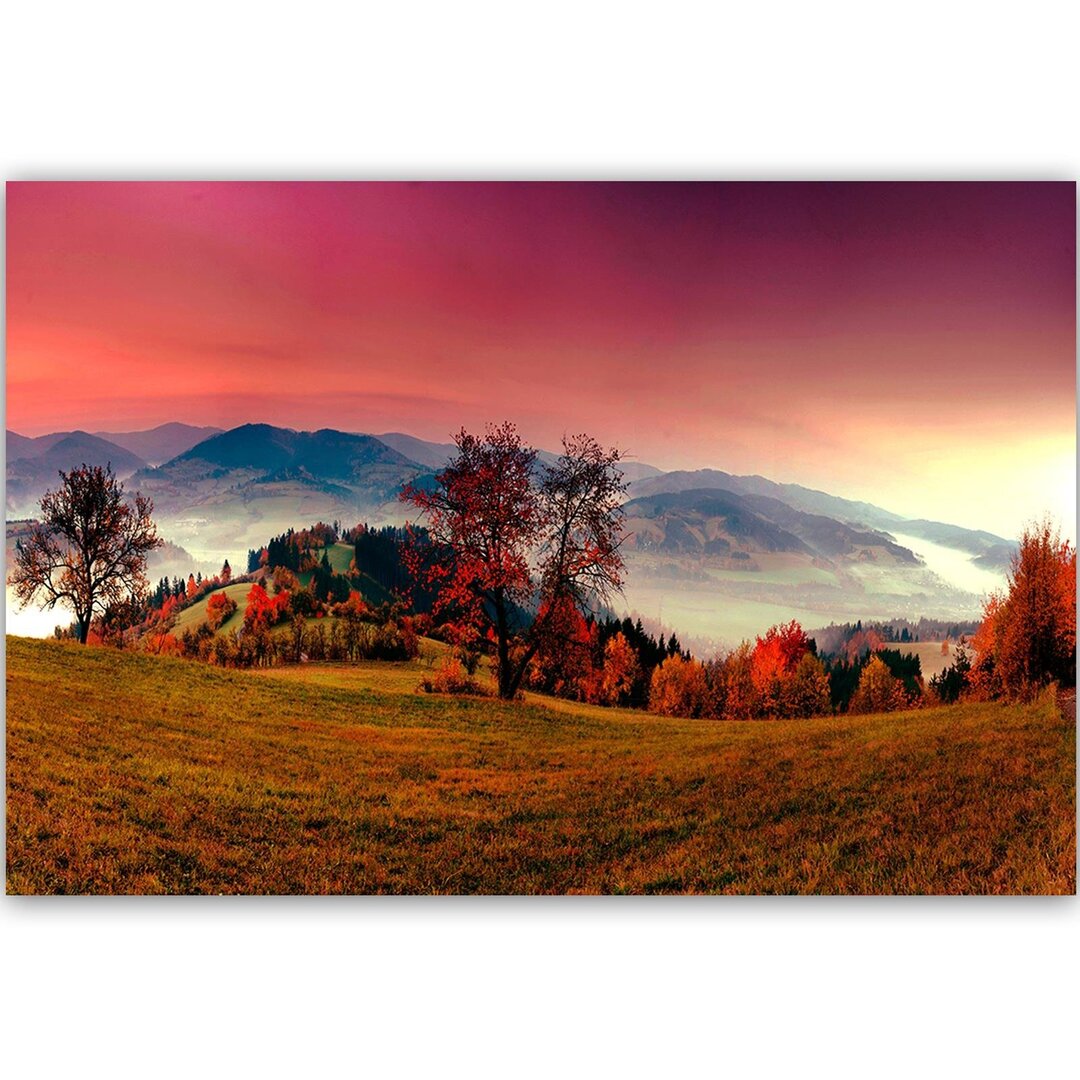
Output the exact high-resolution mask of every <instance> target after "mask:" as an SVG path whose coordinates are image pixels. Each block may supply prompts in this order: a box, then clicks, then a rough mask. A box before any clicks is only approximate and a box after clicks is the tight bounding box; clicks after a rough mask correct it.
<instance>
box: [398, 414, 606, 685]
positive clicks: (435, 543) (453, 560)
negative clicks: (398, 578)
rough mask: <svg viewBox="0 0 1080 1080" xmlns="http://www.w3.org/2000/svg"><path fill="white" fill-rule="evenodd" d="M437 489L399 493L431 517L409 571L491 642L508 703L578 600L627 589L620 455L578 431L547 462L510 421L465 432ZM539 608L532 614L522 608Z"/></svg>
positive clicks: (441, 612) (452, 614) (444, 607)
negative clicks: (624, 584) (623, 576)
mask: <svg viewBox="0 0 1080 1080" xmlns="http://www.w3.org/2000/svg"><path fill="white" fill-rule="evenodd" d="M455 443H456V445H457V453H456V455H455V456H454V458H453V460H452V461H451V462H450V464H449V465H448V466H447V467H446V468H445V469H444V470H443V471H442V472H441V473H439V475H438V476H437V477H436V482H435V484H434V486H431V487H428V486H423V485H419V484H408V485H406V486H405V488H404V489H403V491H402V493H401V498H402V500H403V501H405V502H407V503H410V504H411V505H412V506H414V507H415V508H416V509H417V510H419V511H420V514H421V516H422V517H424V518H425V519H426V525H427V535H426V537H425V538H424V540H423V541H422V542H419V543H411V544H409V545H407V548H406V553H405V558H406V561H407V563H408V566H409V570H410V573H411V574H412V576H413V578H414V579H415V580H418V581H420V582H422V583H423V584H424V585H426V586H427V587H428V588H429V589H431V590H432V591H433V592H435V593H436V594H437V596H436V600H435V604H434V613H435V614H436V615H437V616H440V617H443V618H444V619H445V618H451V619H453V620H454V621H455V622H456V623H457V624H458V625H459V626H461V627H465V628H467V630H468V632H469V633H470V634H472V635H473V636H474V638H475V639H476V640H478V641H480V640H484V639H485V638H486V637H487V636H488V634H489V633H490V636H491V637H492V638H493V639H494V648H495V664H496V672H497V676H498V686H499V696H500V697H502V698H513V697H514V696H515V694H516V693H517V691H518V688H519V686H520V685H521V680H522V678H523V676H524V674H525V672H526V671H527V670H528V668H529V664H530V662H531V661H532V659H533V657H534V656H535V655H536V654H537V652H538V651H539V650H540V649H541V648H542V647H544V646H545V645H549V644H550V643H551V642H552V640H553V639H557V638H558V634H559V627H558V623H559V621H560V618H561V616H562V615H563V614H564V613H565V605H566V604H571V605H573V606H575V607H576V608H577V609H578V610H579V611H584V610H585V609H586V608H587V606H588V604H589V603H590V602H591V601H593V600H595V599H601V600H602V599H606V598H608V597H609V596H610V595H611V594H612V593H614V592H616V591H618V590H619V589H620V588H621V584H622V582H621V572H622V566H623V564H622V558H621V556H620V553H619V546H620V542H621V537H622V510H621V503H622V497H623V493H624V491H625V486H624V484H623V482H622V475H621V473H620V472H619V471H618V469H617V467H616V466H617V465H618V462H619V458H620V455H619V452H618V451H617V450H604V449H602V448H601V447H600V446H599V444H598V443H596V441H595V440H593V439H591V438H590V437H588V436H586V435H579V436H575V437H572V438H566V439H564V440H563V453H562V455H561V456H560V457H559V458H558V460H557V461H556V462H555V464H553V465H542V464H540V463H539V462H538V460H537V454H536V451H535V450H533V449H532V448H531V447H528V446H526V445H524V444H523V443H522V441H521V438H520V436H519V435H518V433H517V430H516V429H515V428H514V426H513V425H512V424H509V423H506V424H502V425H501V426H498V427H489V428H488V429H487V432H486V433H485V435H483V436H478V435H472V434H470V433H468V432H466V431H465V430H462V431H461V432H459V433H458V435H457V436H456V437H455ZM528 611H535V612H536V615H535V616H534V617H531V618H530V617H528V616H527V615H526V614H525V613H526V612H528Z"/></svg>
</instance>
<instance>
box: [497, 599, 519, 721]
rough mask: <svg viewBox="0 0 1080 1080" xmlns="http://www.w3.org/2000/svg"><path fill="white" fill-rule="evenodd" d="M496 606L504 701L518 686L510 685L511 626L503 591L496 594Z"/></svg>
mask: <svg viewBox="0 0 1080 1080" xmlns="http://www.w3.org/2000/svg"><path fill="white" fill-rule="evenodd" d="M494 606H495V633H496V635H497V637H498V642H497V646H496V647H497V649H498V660H499V697H501V698H502V699H503V700H504V701H509V700H510V699H511V698H512V697H513V696H514V693H515V691H516V687H513V688H512V687H511V685H510V626H509V620H508V619H507V617H506V605H505V604H504V603H503V598H502V594H501V593H500V594H497V595H496V597H495V600H494Z"/></svg>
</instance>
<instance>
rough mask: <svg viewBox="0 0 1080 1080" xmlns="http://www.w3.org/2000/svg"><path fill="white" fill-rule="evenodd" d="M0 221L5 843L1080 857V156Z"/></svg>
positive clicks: (70, 197) (685, 878) (496, 880)
mask: <svg viewBox="0 0 1080 1080" xmlns="http://www.w3.org/2000/svg"><path fill="white" fill-rule="evenodd" d="M6 230H7V236H6V245H7V248H6V305H7V306H6V311H7V322H6V458H5V462H6V465H5V468H6V474H5V475H6V488H5V493H6V544H5V564H4V570H5V593H6V604H5V618H6V634H5V657H6V694H7V697H6V838H5V839H6V889H7V893H8V894H20V895H22V894H28V895H42V894H47V895H85V894H107V895H117V894H125V895H126V894H139V895H159V894H210V895H219V894H243V895H265V894H273V895H279V894H302V895H315V896H324V895H340V894H345V895H371V894H394V895H401V894H408V895H440V896H441V895H469V896H473V895H491V894H496V895H557V896H567V895H577V894H603V895H613V894H620V895H623V894H632V895H657V894H665V895H671V894H674V895H698V894H732V895H734V894H738V895H755V896H758V895H774V894H785V895H787V894H799V895H804V894H818V895H821V894H824V895H836V894H843V895H988V894H994V895H1002V894H1005V895H1016V894H1027V895H1031V894H1034V895H1060V894H1069V895H1071V894H1074V893H1075V891H1076V696H1075V686H1076V549H1075V543H1076V434H1075V433H1076V321H1075V320H1076V271H1075V266H1076V242H1075V241H1076V186H1075V184H1074V183H1072V182H1058V181H1044V182H1016V181H995V182H916V181H907V182H885V181H866V182H854V181H847V182H750V181H743V182H632V181H596V182H569V181H550V182H518V181H487V182H472V181H462V182H433V181H428V182H408V183H406V182H374V181H365V182H296V181H274V182H255V181H216V182H209V181H208V182H195V181H175V182H170V181H138V182H136V181H124V182H105V181H93V182H91V181H85V182H84V181H47V182H46V181H19V182H8V183H7V184H6ZM799 903H802V902H801V901H800V902H799Z"/></svg>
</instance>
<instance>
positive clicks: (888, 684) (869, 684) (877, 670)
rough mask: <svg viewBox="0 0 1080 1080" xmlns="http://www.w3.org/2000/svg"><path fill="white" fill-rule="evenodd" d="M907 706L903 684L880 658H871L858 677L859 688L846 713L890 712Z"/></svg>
mask: <svg viewBox="0 0 1080 1080" xmlns="http://www.w3.org/2000/svg"><path fill="white" fill-rule="evenodd" d="M907 704H908V699H907V695H906V694H905V693H904V684H903V682H902V681H901V680H900V679H898V678H897V677H896V676H895V675H894V674H893V673H892V672H891V671H890V670H889V668H888V665H887V664H886V663H885V661H884V660H882V659H881V657H880V656H871V657H870V660H869V661H868V662H867V665H866V667H864V668H863V670H862V674H861V675H860V676H859V688H858V689H857V690H856V691H855V693H854V695H853V696H852V698H851V701H850V702H849V704H848V712H850V713H872V712H891V711H892V710H894V709H902V708H904V707H905V706H906V705H907Z"/></svg>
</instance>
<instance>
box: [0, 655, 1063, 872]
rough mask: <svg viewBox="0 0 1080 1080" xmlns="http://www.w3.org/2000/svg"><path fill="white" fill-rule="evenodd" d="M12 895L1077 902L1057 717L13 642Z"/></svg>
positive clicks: (1008, 709)
mask: <svg viewBox="0 0 1080 1080" xmlns="http://www.w3.org/2000/svg"><path fill="white" fill-rule="evenodd" d="M7 644H8V656H7V690H8V718H7V724H8V727H7V747H8V763H7V764H8V805H7V810H8V813H7V887H8V891H9V892H15V893H57V892H62V893H86V892H124V893H129V892H139V893H156V892H210V893H217V892H226V893H228V892H245V893H265V892H275V893H279V892H285V893H288V892H308V893H340V892H346V893H368V892H393V893H474V892H486V893H491V892H495V893H510V892H513V893H541V892H543V893H573V892H604V893H606V892H635V893H653V892H730V893H776V892H780V893H791V892H794V893H1072V892H1074V891H1075V881H1076V876H1075V866H1076V854H1075V853H1076V832H1075V823H1076V817H1075V724H1074V722H1073V721H1072V719H1071V718H1070V719H1069V720H1067V721H1066V720H1063V719H1062V717H1061V716H1060V714H1059V713H1058V711H1057V710H1056V708H1054V707H1053V705H1052V704H1049V703H1044V704H1042V705H1035V706H1003V705H996V704H991V705H970V706H954V707H952V708H948V709H937V710H932V711H926V712H922V713H907V714H891V715H887V716H862V717H852V718H836V719H830V720H811V721H792V722H772V723H769V722H757V723H744V724H736V723H717V722H709V721H681V720H672V719H665V718H660V717H654V716H649V715H645V714H642V713H634V712H621V711H614V710H603V709H596V708H590V707H587V706H576V705H571V704H569V703H566V702H552V701H549V700H547V699H542V698H530V699H529V700H528V701H527V702H526V703H524V704H517V705H510V706H507V705H504V704H501V703H499V702H497V701H494V700H489V699H476V700H467V699H446V698H440V697H437V696H435V697H433V696H429V695H423V694H417V693H415V687H416V684H417V683H418V682H419V680H420V678H421V676H422V674H424V673H426V670H427V669H426V668H424V667H423V666H422V665H419V664H386V663H383V664H374V663H373V664H363V665H357V666H320V667H315V666H304V667H300V668H287V669H276V670H273V671H270V672H263V673H258V672H227V671H220V670H217V669H215V668H210V667H206V666H204V665H201V664H196V663H188V662H184V661H180V660H170V659H162V658H155V657H147V656H139V655H133V654H124V653H116V652H112V651H109V650H105V649H80V648H78V647H77V646H70V645H63V644H59V643H53V642H40V641H29V640H26V639H20V638H10V637H9V638H8V639H7Z"/></svg>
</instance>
